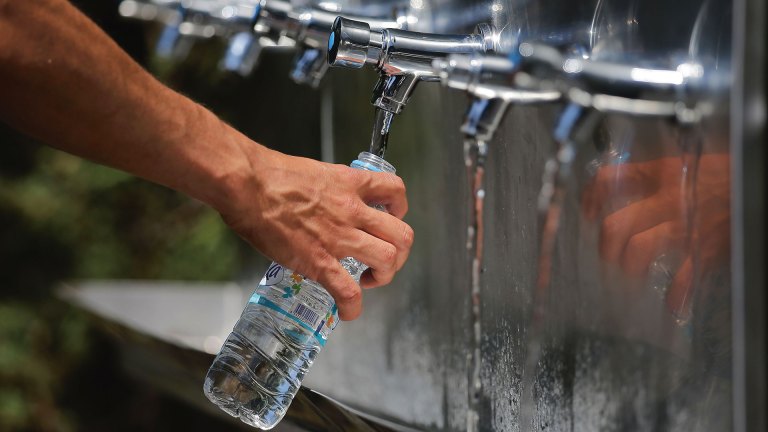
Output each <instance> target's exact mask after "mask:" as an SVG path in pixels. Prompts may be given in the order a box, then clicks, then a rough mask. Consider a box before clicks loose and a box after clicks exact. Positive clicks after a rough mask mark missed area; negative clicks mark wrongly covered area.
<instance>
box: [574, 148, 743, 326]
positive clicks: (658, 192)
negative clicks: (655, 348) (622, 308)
mask: <svg viewBox="0 0 768 432" xmlns="http://www.w3.org/2000/svg"><path fill="white" fill-rule="evenodd" d="M699 163H700V165H699V170H698V173H697V176H696V183H695V185H694V187H695V191H696V200H695V206H694V207H692V208H691V209H690V210H692V213H693V214H692V215H691V217H690V218H689V217H688V206H689V205H690V198H689V197H687V195H686V190H685V185H686V181H692V179H691V176H692V175H693V172H689V173H688V178H687V179H686V176H685V174H684V166H683V163H682V160H681V158H680V157H666V158H662V159H657V160H652V161H648V162H634V163H625V164H616V165H608V166H603V167H601V168H600V169H599V170H598V172H597V174H596V175H595V178H594V179H593V181H592V182H591V184H590V185H589V186H588V187H587V188H586V189H585V192H584V195H583V199H582V203H583V210H584V213H585V216H586V218H587V219H588V220H590V221H595V220H597V219H598V218H599V217H602V224H601V227H600V255H601V257H602V258H603V259H604V260H605V261H606V262H610V263H614V264H617V265H619V266H620V267H621V268H622V269H623V270H624V271H625V272H626V273H627V275H629V276H635V277H643V276H647V275H648V272H649V268H650V267H651V265H652V264H653V263H654V262H655V260H657V259H658V258H659V257H660V256H661V255H663V254H665V253H667V252H669V251H676V252H678V253H680V254H681V255H682V257H683V261H682V264H681V265H680V267H679V268H678V269H677V272H676V273H675V276H674V278H673V279H672V282H671V284H670V285H669V287H668V288H667V290H666V293H665V299H666V303H667V307H668V308H669V309H670V311H671V312H672V313H673V314H674V315H675V316H676V317H677V318H681V319H686V318H687V317H688V316H689V315H690V307H691V298H692V294H693V289H695V280H696V277H697V276H698V275H699V274H701V273H702V272H706V271H708V270H710V269H713V268H715V267H716V266H717V265H718V264H719V263H720V262H722V261H724V260H726V259H727V257H728V254H729V246H730V158H729V156H728V155H727V154H706V155H703V156H702V157H701V159H700V162H699ZM694 270H696V273H697V274H694Z"/></svg>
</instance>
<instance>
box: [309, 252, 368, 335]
mask: <svg viewBox="0 0 768 432" xmlns="http://www.w3.org/2000/svg"><path fill="white" fill-rule="evenodd" d="M307 276H309V277H310V278H311V279H314V280H316V281H318V282H319V283H320V284H321V285H322V286H323V287H325V289H326V290H327V291H328V293H329V294H330V295H331V296H332V297H333V299H334V300H335V301H336V306H337V307H338V309H339V317H340V318H341V319H343V320H345V321H351V320H354V319H356V318H357V317H358V316H360V313H361V312H362V310H363V295H362V292H361V289H360V287H359V286H358V285H357V283H356V282H355V280H354V279H352V276H350V275H349V273H348V272H347V271H346V270H344V267H342V266H341V263H339V260H338V259H336V258H333V257H332V256H331V255H330V254H328V253H324V254H323V256H322V257H319V258H318V259H317V260H316V261H315V265H314V266H313V270H312V272H311V273H309V274H307Z"/></svg>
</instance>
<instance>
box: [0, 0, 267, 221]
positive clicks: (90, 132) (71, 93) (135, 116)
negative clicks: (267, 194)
mask: <svg viewBox="0 0 768 432" xmlns="http://www.w3.org/2000/svg"><path fill="white" fill-rule="evenodd" d="M0 119H2V120H4V121H6V122H7V123H9V124H11V125H12V126H14V127H16V128H18V129H20V130H21V131H23V132H25V133H27V134H29V135H31V136H34V137H35V138H37V139H39V140H41V141H43V142H45V143H47V144H49V145H51V146H54V147H57V148H59V149H61V150H64V151H67V152H70V153H73V154H76V155H79V156H83V157H85V158H88V159H91V160H94V161H96V162H99V163H103V164H105V165H109V166H112V167H115V168H119V169H122V170H125V171H128V172H130V173H133V174H136V175H138V176H140V177H144V178H146V179H148V180H151V181H154V182H157V183H161V184H164V185H167V186H169V187H172V188H174V189H177V190H180V191H182V192H184V193H186V194H188V195H191V196H193V197H195V198H198V199H200V200H202V201H205V202H207V203H209V204H212V205H214V207H221V205H222V203H219V202H217V201H220V200H223V199H226V197H227V194H228V191H227V190H226V188H227V187H229V186H231V185H232V181H229V180H228V177H232V176H233V175H234V173H237V172H240V171H242V170H243V169H244V167H243V165H247V164H248V163H249V162H248V160H247V158H246V157H244V156H245V155H243V151H242V146H249V148H248V153H249V154H251V156H252V157H251V160H252V161H253V160H254V159H258V158H253V153H254V151H255V152H256V153H258V152H259V151H266V150H265V149H263V148H261V147H260V146H255V145H254V144H253V143H252V142H250V141H249V140H247V139H246V138H245V137H243V136H242V135H240V134H239V133H238V132H236V131H235V130H233V129H232V128H231V127H229V126H227V125H226V124H224V123H223V122H221V121H220V120H219V119H218V118H216V116H214V115H213V114H211V113H210V112H209V111H208V110H206V109H205V108H203V107H201V106H200V105H198V104H196V103H194V102H192V101H190V100H189V99H187V98H185V97H184V96H182V95H179V94H178V93H175V92H173V91H172V90H170V89H168V88H167V87H165V86H163V85H162V84H161V83H159V82H158V81H157V80H155V79H154V78H153V77H152V76H151V75H149V74H148V73H147V72H146V71H144V70H143V69H142V68H141V67H140V66H139V65H138V64H136V63H135V62H134V61H133V60H132V59H131V58H130V57H129V56H128V55H127V54H125V53H124V52H123V51H122V50H121V49H120V48H119V47H118V46H117V45H116V44H115V43H114V42H113V41H112V40H111V39H110V38H109V37H108V36H107V35H106V34H104V32H102V31H101V30H100V29H99V28H98V27H97V26H96V25H95V24H94V23H93V22H91V21H90V20H89V19H88V18H86V17H85V16H83V15H82V14H81V13H80V12H79V11H77V9H75V8H74V7H73V6H72V5H71V4H69V2H67V1H65V0H35V1H18V0H0ZM254 147H258V148H254Z"/></svg>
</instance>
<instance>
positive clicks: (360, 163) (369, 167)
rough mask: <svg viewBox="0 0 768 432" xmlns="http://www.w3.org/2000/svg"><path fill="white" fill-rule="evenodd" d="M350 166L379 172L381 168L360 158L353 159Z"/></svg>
mask: <svg viewBox="0 0 768 432" xmlns="http://www.w3.org/2000/svg"><path fill="white" fill-rule="evenodd" d="M350 166H351V167H352V168H357V169H364V170H368V171H375V172H381V170H380V169H379V168H377V167H376V166H374V165H372V164H370V163H368V162H363V161H361V160H354V161H353V162H352V164H351V165H350Z"/></svg>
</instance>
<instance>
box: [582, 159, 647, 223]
mask: <svg viewBox="0 0 768 432" xmlns="http://www.w3.org/2000/svg"><path fill="white" fill-rule="evenodd" d="M657 170H658V168H656V167H655V166H654V165H653V164H652V163H649V162H643V163H637V162H634V163H624V164H616V165H606V166H602V167H600V169H598V171H597V173H596V174H595V177H594V178H593V179H592V181H591V182H590V183H589V184H588V185H587V187H586V188H585V189H584V192H583V193H582V199H581V204H582V211H583V212H584V216H585V217H586V218H587V220H589V221H594V220H595V219H597V217H598V216H599V215H600V212H601V211H602V210H603V209H604V208H605V207H606V206H608V205H609V204H610V202H611V201H612V200H615V199H616V198H617V197H626V196H646V195H647V194H649V193H650V192H651V191H652V190H653V189H655V187H656V180H658V179H656V178H655V176H653V173H654V172H655V171H657Z"/></svg>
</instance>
